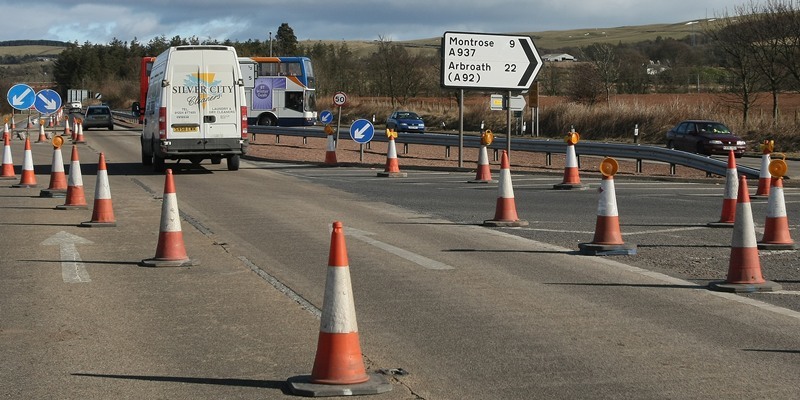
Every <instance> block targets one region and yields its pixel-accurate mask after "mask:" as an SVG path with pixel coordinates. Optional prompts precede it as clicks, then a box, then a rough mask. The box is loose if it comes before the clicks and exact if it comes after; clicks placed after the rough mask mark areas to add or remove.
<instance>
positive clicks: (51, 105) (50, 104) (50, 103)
mask: <svg viewBox="0 0 800 400" xmlns="http://www.w3.org/2000/svg"><path fill="white" fill-rule="evenodd" d="M39 98H40V99H42V101H43V102H44V108H46V109H48V110H55V109H56V101H55V100H50V99H48V98H47V96H45V95H44V94H42V93H39Z"/></svg>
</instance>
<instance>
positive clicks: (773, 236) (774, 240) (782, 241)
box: [758, 176, 797, 250]
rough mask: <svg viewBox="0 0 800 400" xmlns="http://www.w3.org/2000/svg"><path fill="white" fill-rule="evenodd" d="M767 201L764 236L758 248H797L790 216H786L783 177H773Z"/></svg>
mask: <svg viewBox="0 0 800 400" xmlns="http://www.w3.org/2000/svg"><path fill="white" fill-rule="evenodd" d="M767 202H768V206H767V219H766V222H765V223H764V236H763V237H762V238H761V241H760V242H758V248H759V249H761V250H796V249H797V245H796V244H795V243H794V240H792V236H791V235H790V234H789V218H788V217H787V216H786V202H785V201H784V197H783V177H781V176H779V177H774V178H772V188H771V190H770V192H769V200H768V201H767Z"/></svg>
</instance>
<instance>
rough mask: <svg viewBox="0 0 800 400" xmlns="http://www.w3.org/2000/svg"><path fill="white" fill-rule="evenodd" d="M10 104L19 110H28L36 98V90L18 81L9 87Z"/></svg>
mask: <svg viewBox="0 0 800 400" xmlns="http://www.w3.org/2000/svg"><path fill="white" fill-rule="evenodd" d="M7 98H8V104H11V107H14V108H15V109H17V110H27V109H29V108H31V106H32V105H33V101H34V100H35V99H36V92H35V91H34V90H33V88H31V87H30V86H28V85H26V84H24V83H18V84H16V85H14V86H12V87H11V89H8V96H7Z"/></svg>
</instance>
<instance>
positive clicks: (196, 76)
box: [172, 73, 234, 106]
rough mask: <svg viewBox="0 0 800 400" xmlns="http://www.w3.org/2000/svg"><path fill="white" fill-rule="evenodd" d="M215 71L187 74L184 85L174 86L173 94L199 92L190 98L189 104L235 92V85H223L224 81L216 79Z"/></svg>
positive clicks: (203, 101)
mask: <svg viewBox="0 0 800 400" xmlns="http://www.w3.org/2000/svg"><path fill="white" fill-rule="evenodd" d="M215 75H216V74H215V73H193V74H189V75H186V78H185V79H184V80H183V85H182V86H173V87H172V93H173V94H197V97H190V98H189V99H188V102H189V105H196V104H198V103H202V104H203V106H205V105H206V103H208V102H211V101H214V100H216V99H219V98H220V97H222V95H223V94H228V93H233V89H234V88H233V85H221V84H220V83H222V81H220V80H214V76H215Z"/></svg>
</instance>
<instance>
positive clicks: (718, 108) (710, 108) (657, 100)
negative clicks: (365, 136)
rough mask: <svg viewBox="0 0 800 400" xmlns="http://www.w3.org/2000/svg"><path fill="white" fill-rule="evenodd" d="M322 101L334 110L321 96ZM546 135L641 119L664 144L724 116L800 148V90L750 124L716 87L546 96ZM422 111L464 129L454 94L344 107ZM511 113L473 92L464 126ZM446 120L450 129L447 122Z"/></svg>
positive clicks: (372, 112) (762, 102) (605, 133)
mask: <svg viewBox="0 0 800 400" xmlns="http://www.w3.org/2000/svg"><path fill="white" fill-rule="evenodd" d="M318 103H319V104H318V106H320V107H322V108H325V107H327V108H328V109H330V110H334V108H333V106H332V105H331V104H325V102H324V101H323V99H320V101H319V102H318ZM539 104H540V108H539V113H540V114H539V128H540V130H539V131H540V136H542V137H552V138H560V137H562V136H564V134H565V133H566V132H568V131H569V129H570V128H571V127H573V126H574V127H575V130H577V131H578V132H580V133H581V135H582V138H583V139H585V140H600V141H619V142H632V141H633V133H634V128H635V127H636V125H637V124H638V127H639V138H638V139H639V142H640V143H653V144H663V143H664V134H665V133H666V131H667V130H669V129H670V128H671V127H673V126H674V125H675V124H676V123H678V122H679V121H681V120H684V119H713V120H718V121H721V122H723V123H725V124H726V125H728V126H729V127H731V129H732V130H733V131H734V132H736V133H737V134H738V135H739V136H742V137H743V138H745V139H746V140H747V141H748V143H750V144H751V148H752V149H753V150H756V147H755V145H756V144H757V143H760V142H761V141H763V140H764V139H768V138H769V139H773V140H775V141H776V149H778V150H779V151H784V152H800V134H799V133H800V94H796V93H792V94H782V95H781V97H780V100H779V104H780V110H781V111H780V117H779V119H778V121H777V123H776V124H775V126H774V127H773V121H772V118H771V107H772V105H771V100H770V98H769V96H767V95H761V96H760V98H759V101H758V102H757V103H756V105H755V106H754V107H753V108H752V110H751V113H750V121H749V124H748V127H747V128H745V126H744V124H743V123H742V116H741V111H740V109H739V106H738V105H736V104H732V103H730V98H728V97H726V96H724V95H720V94H712V93H694V94H649V95H619V96H614V97H613V98H612V101H611V103H609V104H605V103H601V104H598V105H595V106H587V105H581V104H575V103H571V102H569V101H567V100H566V99H565V98H563V97H542V98H540V101H539ZM396 108H402V109H410V110H413V111H416V112H418V113H419V114H420V115H422V117H423V118H424V119H425V122H426V125H428V127H429V128H430V129H431V130H435V131H451V132H452V131H456V130H457V129H458V101H457V99H456V98H455V97H451V98H415V99H413V100H411V101H409V102H407V103H406V104H405V105H403V106H396V107H393V106H392V103H391V102H390V101H389V99H386V98H351V99H350V100H349V103H348V104H347V106H346V107H344V108H343V116H342V121H343V122H348V123H349V122H350V121H352V120H355V119H357V118H368V119H371V118H373V116H374V119H375V122H376V124H378V125H380V124H382V123H383V121H385V119H386V117H387V116H388V115H389V114H390V113H391V112H392V110H393V109H396ZM506 118H507V116H506V113H505V112H504V111H490V110H489V94H483V95H480V94H471V95H469V97H468V98H467V99H465V107H464V129H465V130H466V131H468V132H473V133H474V132H477V131H478V130H479V129H480V124H481V121H483V122H484V126H485V128H488V129H491V130H492V131H494V132H495V133H496V134H503V133H504V132H506ZM524 119H525V121H526V123H527V125H528V134H530V126H531V125H532V123H531V113H530V110H525V113H524ZM442 122H444V123H445V129H442V128H441V126H442V125H441V124H442Z"/></svg>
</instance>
